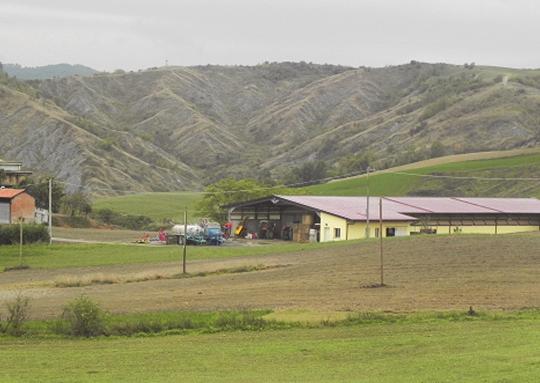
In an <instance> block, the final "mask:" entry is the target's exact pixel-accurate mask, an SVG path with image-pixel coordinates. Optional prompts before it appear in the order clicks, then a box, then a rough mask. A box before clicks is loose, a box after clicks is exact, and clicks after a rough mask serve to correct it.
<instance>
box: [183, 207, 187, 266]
mask: <svg viewBox="0 0 540 383" xmlns="http://www.w3.org/2000/svg"><path fill="white" fill-rule="evenodd" d="M186 255H187V209H185V210H184V247H183V251H182V273H183V274H185V273H186Z"/></svg>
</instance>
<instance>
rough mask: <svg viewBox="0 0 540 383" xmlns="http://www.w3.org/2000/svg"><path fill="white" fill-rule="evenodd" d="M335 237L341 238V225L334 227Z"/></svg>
mask: <svg viewBox="0 0 540 383" xmlns="http://www.w3.org/2000/svg"><path fill="white" fill-rule="evenodd" d="M334 238H341V229H340V228H339V227H336V228H334Z"/></svg>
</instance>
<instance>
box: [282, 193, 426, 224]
mask: <svg viewBox="0 0 540 383" xmlns="http://www.w3.org/2000/svg"><path fill="white" fill-rule="evenodd" d="M277 197H279V198H281V199H283V200H286V201H290V202H293V203H295V204H298V205H302V206H306V207H309V208H312V209H315V210H320V211H322V212H325V213H329V214H332V215H336V216H338V217H342V218H345V219H348V220H351V221H365V220H366V219H367V216H366V215H367V198H366V197H328V196H288V195H287V196H277ZM399 207H400V205H398V204H396V203H394V202H392V201H386V200H383V217H382V218H383V220H385V221H415V220H416V218H414V217H411V216H408V215H405V214H402V213H401V212H399V210H398V208H399ZM410 210H413V211H410V212H422V211H421V210H418V209H410ZM369 218H370V219H371V220H378V219H379V197H371V198H370V200H369Z"/></svg>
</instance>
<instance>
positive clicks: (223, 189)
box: [197, 178, 285, 223]
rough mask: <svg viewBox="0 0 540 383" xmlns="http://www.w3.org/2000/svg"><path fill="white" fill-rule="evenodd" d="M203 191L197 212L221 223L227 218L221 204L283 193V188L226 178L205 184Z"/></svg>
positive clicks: (253, 181)
mask: <svg viewBox="0 0 540 383" xmlns="http://www.w3.org/2000/svg"><path fill="white" fill-rule="evenodd" d="M205 192H206V193H207V194H205V195H204V197H203V199H202V200H201V201H200V202H199V203H198V204H197V210H198V211H199V214H200V215H201V216H202V217H205V218H211V219H213V220H215V221H217V222H220V223H222V222H225V221H226V220H227V210H226V209H224V208H223V207H222V206H223V205H227V204H231V203H235V202H241V201H248V200H251V199H255V198H259V197H265V196H268V195H271V194H279V193H283V192H285V189H284V188H283V187H271V188H270V187H268V186H267V185H265V184H262V183H260V182H257V181H256V180H252V179H243V180H235V179H233V178H226V179H222V180H220V181H218V182H216V183H214V184H212V185H209V186H207V187H206V189H205Z"/></svg>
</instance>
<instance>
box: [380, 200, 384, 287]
mask: <svg viewBox="0 0 540 383" xmlns="http://www.w3.org/2000/svg"><path fill="white" fill-rule="evenodd" d="M382 214H383V209H382V197H381V198H379V249H380V262H381V286H384V266H383V265H384V262H383V260H384V258H383V218H382V216H383V215H382Z"/></svg>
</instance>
